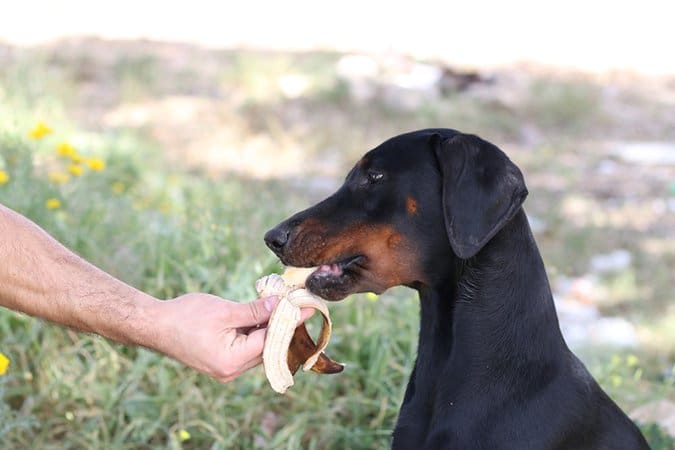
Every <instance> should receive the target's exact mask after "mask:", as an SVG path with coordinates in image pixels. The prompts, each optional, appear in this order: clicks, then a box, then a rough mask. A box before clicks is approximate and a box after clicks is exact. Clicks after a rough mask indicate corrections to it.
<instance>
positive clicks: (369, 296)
mask: <svg viewBox="0 0 675 450" xmlns="http://www.w3.org/2000/svg"><path fill="white" fill-rule="evenodd" d="M366 298H367V299H368V300H370V301H371V302H375V301H377V299H378V296H377V294H376V293H374V292H368V293H367V294H366Z"/></svg>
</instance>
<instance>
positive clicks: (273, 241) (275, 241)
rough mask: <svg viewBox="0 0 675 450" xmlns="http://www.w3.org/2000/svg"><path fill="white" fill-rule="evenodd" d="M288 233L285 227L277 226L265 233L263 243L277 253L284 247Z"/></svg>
mask: <svg viewBox="0 0 675 450" xmlns="http://www.w3.org/2000/svg"><path fill="white" fill-rule="evenodd" d="M289 234H290V232H289V230H288V228H287V227H282V226H277V227H274V228H272V229H271V230H270V231H268V232H267V233H265V244H267V246H268V247H269V248H270V249H271V250H272V251H273V252H274V253H276V254H277V255H278V254H279V253H281V251H282V250H283V249H284V245H286V242H288V235H289Z"/></svg>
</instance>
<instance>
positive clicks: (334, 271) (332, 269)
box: [319, 264, 342, 276]
mask: <svg viewBox="0 0 675 450" xmlns="http://www.w3.org/2000/svg"><path fill="white" fill-rule="evenodd" d="M319 272H322V273H327V274H329V275H336V276H339V275H342V268H341V267H340V266H339V265H338V264H323V265H321V266H320V267H319Z"/></svg>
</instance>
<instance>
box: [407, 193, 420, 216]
mask: <svg viewBox="0 0 675 450" xmlns="http://www.w3.org/2000/svg"><path fill="white" fill-rule="evenodd" d="M405 206H406V209H407V210H408V214H410V215H415V214H417V200H415V199H414V198H412V197H408V198H407V199H406V201H405Z"/></svg>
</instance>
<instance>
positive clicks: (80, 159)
mask: <svg viewBox="0 0 675 450" xmlns="http://www.w3.org/2000/svg"><path fill="white" fill-rule="evenodd" d="M70 160H71V161H72V162H74V163H75V164H80V163H82V162H84V158H83V157H82V156H80V155H78V154H77V153H74V154H72V155H70Z"/></svg>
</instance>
